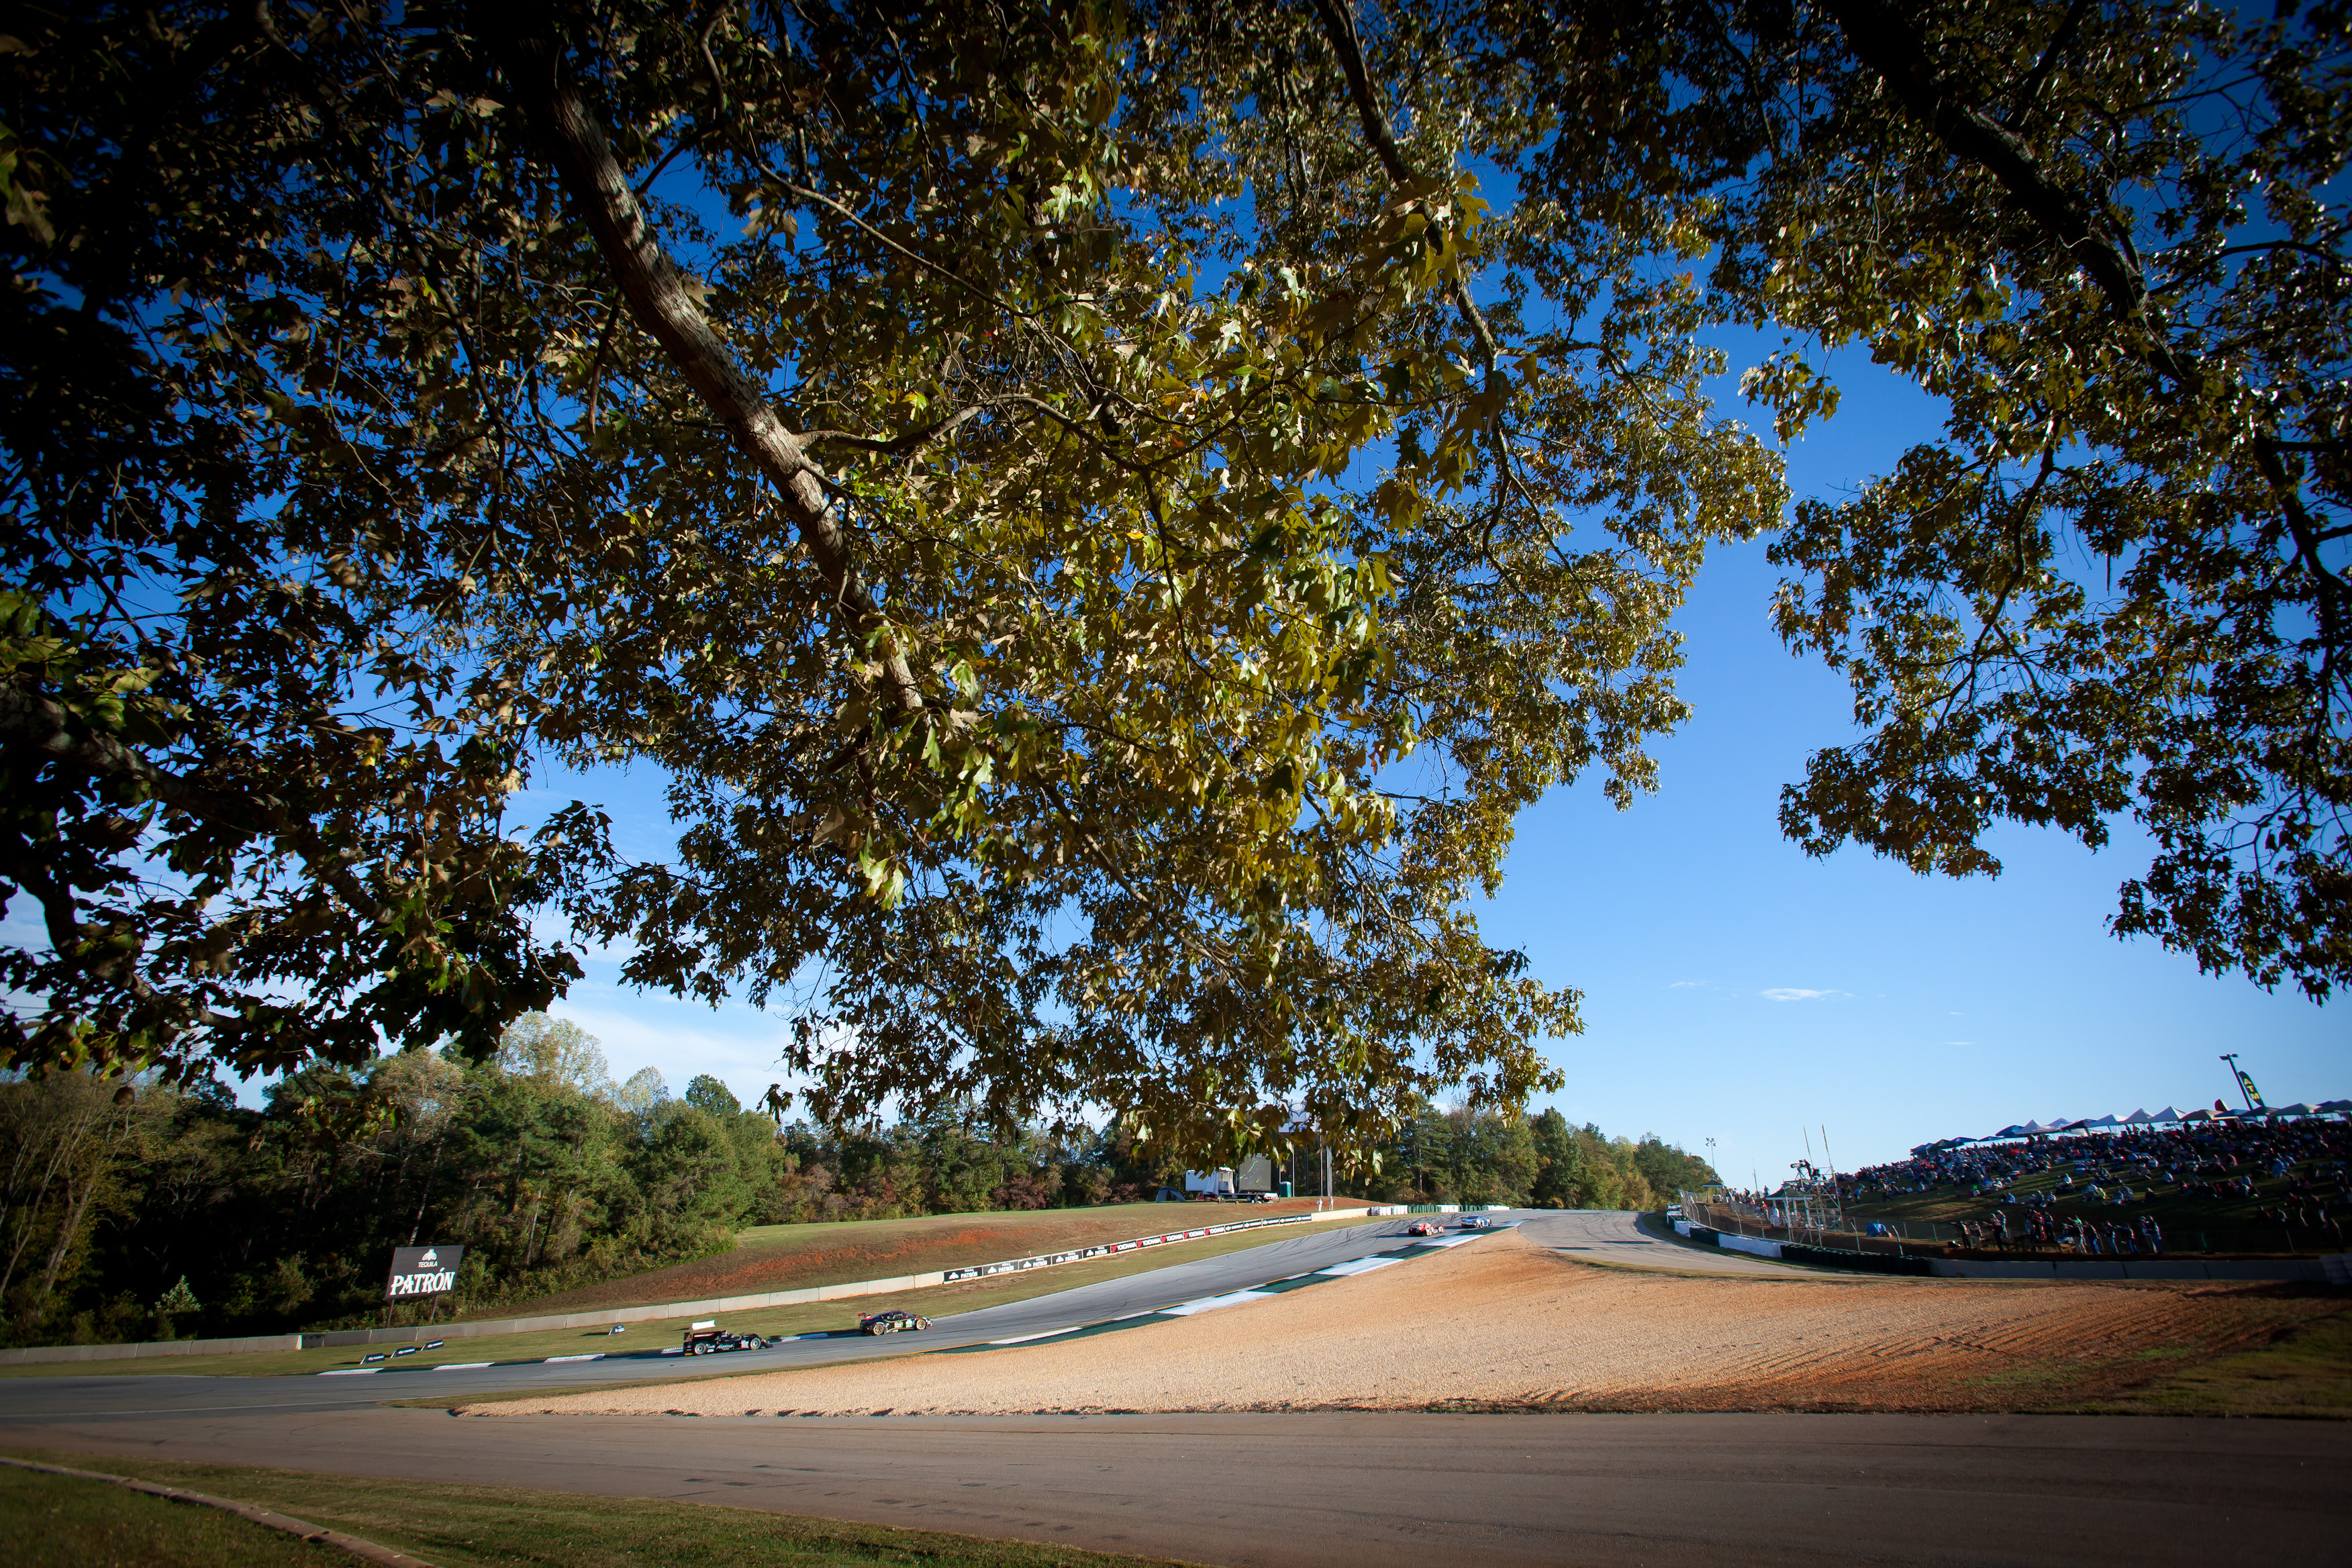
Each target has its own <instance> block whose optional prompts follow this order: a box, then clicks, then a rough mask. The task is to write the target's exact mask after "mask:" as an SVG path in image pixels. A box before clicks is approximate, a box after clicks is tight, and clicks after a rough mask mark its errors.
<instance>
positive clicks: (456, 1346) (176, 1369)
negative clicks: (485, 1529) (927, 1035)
mask: <svg viewBox="0 0 2352 1568" xmlns="http://www.w3.org/2000/svg"><path fill="white" fill-rule="evenodd" d="M1376 1223H1379V1222H1377V1221H1371V1220H1360V1219H1358V1220H1327V1221H1325V1222H1323V1223H1322V1224H1320V1225H1318V1226H1314V1227H1313V1229H1312V1231H1311V1232H1310V1231H1309V1229H1308V1227H1307V1226H1276V1227H1274V1228H1271V1229H1267V1230H1243V1231H1235V1232H1234V1233H1233V1234H1232V1235H1230V1236H1212V1237H1202V1239H1201V1240H1198V1241H1179V1242H1171V1243H1170V1244H1169V1245H1167V1246H1165V1247H1150V1248H1147V1249H1146V1250H1144V1251H1141V1252H1122V1253H1120V1254H1118V1256H1116V1257H1113V1258H1088V1259H1087V1261H1085V1262H1083V1263H1065V1264H1061V1265H1059V1266H1058V1267H1055V1268H1033V1269H1030V1270H1028V1271H1026V1272H1024V1273H1020V1274H1001V1275H997V1276H995V1277H994V1278H992V1279H975V1280H971V1281H970V1282H968V1283H965V1284H961V1285H935V1286H932V1287H931V1288H930V1289H925V1290H905V1291H898V1292H895V1293H893V1294H890V1295H887V1296H857V1297H852V1298H849V1299H847V1300H838V1301H814V1302H810V1303H808V1304H806V1305H804V1306H799V1307H769V1308H765V1309H762V1310H758V1311H751V1312H730V1313H728V1314H727V1315H726V1317H725V1319H724V1321H725V1322H726V1325H727V1326H728V1327H729V1328H730V1329H735V1330H738V1331H751V1332H756V1333H761V1334H766V1335H769V1336H770V1337H774V1336H776V1335H780V1334H807V1333H815V1332H818V1331H824V1330H832V1329H854V1328H856V1326H857V1319H858V1315H859V1314H860V1313H863V1312H879V1311H883V1310H887V1309H890V1308H901V1309H904V1310H908V1311H913V1312H920V1313H922V1314H923V1315H924V1316H925V1317H927V1318H943V1317H946V1316H948V1315H949V1314H950V1313H953V1312H971V1311H977V1310H980V1309H981V1308H982V1307H1002V1306H1005V1305H1008V1304H1009V1303H1012V1302H1014V1301H1026V1300H1030V1299H1032V1298H1033V1297H1037V1296H1045V1295H1050V1294H1052V1293H1053V1292H1055V1291H1056V1290H1068V1289H1075V1288H1076V1287H1077V1286H1080V1285H1091V1284H1095V1283H1097V1281H1100V1280H1104V1279H1125V1278H1126V1277H1127V1276H1129V1275H1130V1274H1141V1273H1143V1272H1145V1271H1147V1270H1149V1269H1153V1268H1166V1267H1167V1266H1169V1265H1170V1264H1172V1263H1190V1262H1194V1261H1197V1260H1199V1259H1201V1258H1217V1257H1221V1256H1223V1254H1225V1253H1229V1252H1242V1251H1246V1250H1247V1249H1249V1248H1250V1247H1265V1246H1267V1245H1269V1244H1271V1243H1274V1242H1277V1241H1284V1240H1287V1239H1290V1238H1292V1237H1298V1236H1302V1235H1307V1234H1314V1235H1323V1234H1326V1233H1328V1232H1329V1231H1330V1230H1332V1229H1334V1228H1338V1227H1345V1226H1357V1225H1369V1224H1376ZM690 1321H694V1320H693V1319H692V1318H691V1317H685V1318H665V1319H657V1320H654V1321H646V1322H641V1323H631V1324H630V1325H628V1331H627V1332H626V1333H623V1334H616V1335H608V1334H607V1333H605V1331H604V1330H602V1329H549V1330H545V1331H540V1332H537V1333H527V1334H486V1335H483V1336H481V1337H479V1338H476V1339H463V1340H451V1341H449V1342H448V1343H446V1345H444V1346H442V1347H441V1349H439V1350H437V1351H424V1352H418V1353H417V1354H415V1355H413V1356H404V1357H402V1358H401V1359H400V1360H398V1361H392V1362H384V1363H381V1364H382V1365H384V1366H386V1367H397V1368H400V1369H401V1370H399V1371H397V1372H387V1373H383V1374H382V1375H381V1376H379V1377H377V1378H376V1379H375V1380H374V1382H375V1383H377V1384H384V1385H387V1386H390V1385H396V1384H399V1383H400V1382H401V1380H403V1379H404V1378H405V1377H407V1376H408V1375H409V1371H408V1369H410V1368H412V1367H425V1366H433V1365H436V1364H438V1363H443V1362H474V1361H529V1360H531V1359H534V1358H537V1357H544V1356H555V1355H581V1354H586V1353H590V1352H596V1351H615V1352H617V1351H634V1350H643V1349H646V1348H647V1347H649V1346H662V1345H674V1344H676V1343H677V1342H678V1339H679V1337H680V1335H681V1334H683V1333H684V1331H685V1330H686V1325H687V1324H688V1322H690ZM393 1349H394V1347H393V1346H390V1345H344V1346H341V1347H338V1348H336V1349H333V1350H310V1351H265V1352H254V1353H251V1354H247V1355H207V1356H151V1357H146V1358H142V1359H141V1360H138V1361H99V1362H42V1363H37V1364H34V1365H30V1366H7V1367H0V1376H5V1377H112V1376H118V1375H124V1374H142V1375H149V1376H153V1375H163V1376H183V1377H185V1376H212V1377H296V1376H302V1375H305V1374H312V1373H322V1372H330V1371H332V1370H335V1369H337V1368H340V1367H355V1366H359V1365H361V1364H362V1363H361V1360H360V1358H361V1357H362V1356H363V1355H365V1354H368V1353H370V1352H374V1351H383V1352H390V1351H391V1350H393ZM713 1359H720V1360H724V1359H726V1358H712V1357H707V1356H706V1357H698V1358H697V1360H696V1363H695V1366H696V1370H698V1371H699V1370H702V1369H703V1368H704V1367H706V1366H708V1365H709V1363H710V1362H711V1361H712V1360H713ZM682 1364H684V1363H677V1362H672V1363H667V1364H664V1365H658V1366H657V1365H656V1364H654V1363H648V1364H647V1366H646V1377H647V1378H648V1379H649V1380H653V1379H658V1380H661V1381H668V1380H669V1379H671V1378H674V1377H676V1376H677V1369H678V1367H679V1366H680V1365H682Z"/></svg>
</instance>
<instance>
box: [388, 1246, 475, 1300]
mask: <svg viewBox="0 0 2352 1568" xmlns="http://www.w3.org/2000/svg"><path fill="white" fill-rule="evenodd" d="M465 1256H466V1249H465V1248H464V1247H394V1248H393V1249H392V1275H391V1278H389V1279H386V1280H385V1281H384V1285H383V1293H384V1298H385V1300H393V1301H402V1300H407V1299H408V1298H409V1297H411V1296H438V1295H440V1294H442V1293H443V1292H444V1291H446V1290H454V1289H457V1260H458V1259H459V1258H463V1257H465Z"/></svg>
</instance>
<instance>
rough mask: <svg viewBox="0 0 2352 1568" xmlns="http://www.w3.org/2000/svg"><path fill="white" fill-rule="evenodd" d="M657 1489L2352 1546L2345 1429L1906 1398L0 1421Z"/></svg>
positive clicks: (1363, 1544)
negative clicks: (1895, 1404) (1434, 1408)
mask: <svg viewBox="0 0 2352 1568" xmlns="http://www.w3.org/2000/svg"><path fill="white" fill-rule="evenodd" d="M35 1445H38V1446H40V1447H47V1448H50V1449H53V1450H68V1451H74V1452H79V1453H85V1454H100V1455H102V1454H107V1453H113V1454H139V1455H144V1456H149V1457H152V1458H178V1459H191V1460H201V1461H207V1462H211V1463H215V1464H255V1465H275V1466H282V1467H286V1468H296V1469H305V1470H313V1471H326V1472H330V1473H335V1472H341V1473H349V1474H361V1475H373V1476H394V1477H408V1478H413V1479H419V1480H443V1481H461V1482H469V1483H476V1484H485V1485H499V1484H503V1485H509V1486H525V1487H535V1488H542V1489H548V1490H553V1491H574V1492H589V1493H598V1494H603V1495H606V1496H615V1497H654V1498H671V1499H677V1500H687V1501H695V1502H706V1503H724V1504H729V1505H731V1506H734V1507H738V1508H753V1509H772V1510H778V1511H781V1512H787V1513H799V1514H814V1515H818V1516H821V1517H825V1518H833V1519H852V1520H866V1521H874V1522H877V1523H884V1524H894V1525H900V1526H905V1527H908V1528H919V1529H927V1530H947V1531H963V1532H966V1533H969V1534H973V1535H982V1536H993V1537H1013V1538H1017V1539H1023V1540H1029V1541H1039V1542H1050V1543H1054V1544H1059V1545H1068V1546H1082V1547H1089V1548H1092V1549H1095V1550H1097V1551H1106V1552H1139V1553H1147V1554H1156V1555H1164V1556H1171V1557H1177V1558H1181V1559H1185V1560H1188V1561H1192V1562H1199V1563H1218V1564H1226V1565H1230V1568H1323V1565H1326V1564H1332V1565H1338V1568H1388V1565H1391V1564H1394V1565H1397V1568H1423V1565H1427V1564H1432V1563H1477V1564H1482V1565H1483V1564H1521V1563H1526V1564H1537V1563H1542V1564H1571V1563H1572V1564H1587V1565H1593V1568H1600V1565H1609V1568H1615V1565H1618V1564H1627V1565H1632V1564H1641V1565H1643V1568H1678V1565H1682V1564H1717V1563H1720V1564H1738V1565H1742V1568H1746V1565H1751V1564H1757V1565H1765V1568H1776V1565H1780V1564H1788V1565H1790V1568H1796V1565H1813V1564H1825V1563H1829V1564H1847V1563H1853V1564H1857V1565H1858V1564H1864V1563H1871V1564H1882V1563H1923V1564H1924V1563H1932V1564H1936V1565H1937V1568H1979V1565H1981V1568H2040V1565H2051V1568H2058V1565H2065V1568H2077V1565H2080V1568H2101V1565H2105V1564H2111V1563H2133V1564H2136V1565H2145V1568H2168V1565H2171V1564H2181V1565H2182V1568H2211V1565H2214V1564H2232V1563H2245V1564H2249V1565H2260V1568H2271V1565H2273V1564H2277V1563H2342V1562H2344V1561H2345V1560H2346V1552H2345V1546H2344V1542H2345V1541H2346V1540H2347V1529H2352V1505H2348V1504H2347V1495H2346V1489H2345V1487H2344V1484H2343V1478H2344V1476H2345V1475H2346V1474H2347V1473H2352V1428H2347V1426H2343V1425H2338V1424H2335V1423H2322V1422H2309V1421H2226V1422H2225V1421H2212V1420H2192V1419H2184V1418H2178V1417H2155V1418H2122V1419H2118V1418H2101V1417H2095V1416H1921V1415H1399V1414H1366V1413H1327V1414H1313V1415H1114V1416H1094V1417H1087V1416H1033V1417H963V1418H940V1417H923V1418H916V1419H911V1420H910V1419H907V1418H904V1417H887V1418H883V1419H878V1420H877V1419H874V1418H870V1417H859V1418H832V1419H820V1420H812V1421H803V1420H792V1421H778V1420H774V1419H772V1418H767V1417H761V1418H745V1417H736V1418H732V1419H719V1420H701V1421H687V1420H679V1419H677V1418H675V1417H667V1418H666V1417H661V1416H635V1417H621V1418H612V1417H590V1416H565V1417H543V1418H541V1419H539V1420H536V1421H532V1422H529V1423H519V1422H509V1421H453V1420H451V1419H450V1418H449V1417H448V1416H446V1415H442V1414H441V1413H440V1412H438V1411H427V1410H396V1409H375V1410H355V1411H337V1412H331V1413H327V1414H321V1415H290V1416H279V1415H268V1414H264V1413H258V1412H247V1413H243V1414H233V1415H215V1416H209V1417H178V1418H173V1419H169V1420H163V1421H147V1422H138V1423H131V1422H122V1421H95V1422H68V1423H63V1424H56V1425H44V1426H42V1427H40V1428H37V1429H26V1428H25V1427H22V1426H14V1425H10V1424H5V1423H0V1446H6V1447H30V1446H35Z"/></svg>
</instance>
